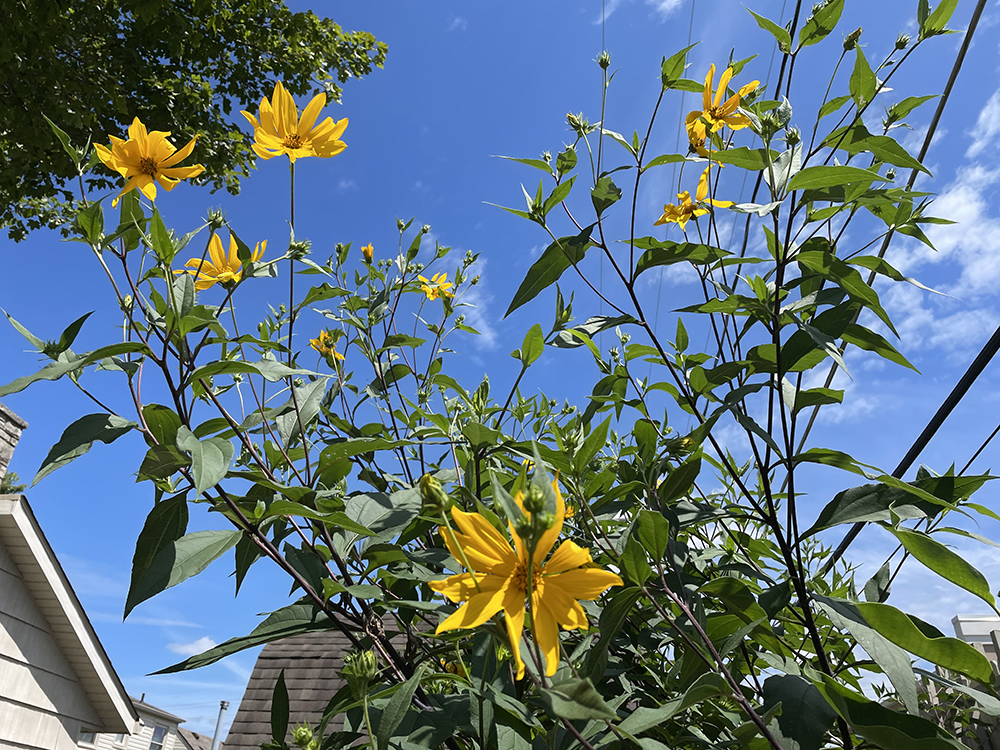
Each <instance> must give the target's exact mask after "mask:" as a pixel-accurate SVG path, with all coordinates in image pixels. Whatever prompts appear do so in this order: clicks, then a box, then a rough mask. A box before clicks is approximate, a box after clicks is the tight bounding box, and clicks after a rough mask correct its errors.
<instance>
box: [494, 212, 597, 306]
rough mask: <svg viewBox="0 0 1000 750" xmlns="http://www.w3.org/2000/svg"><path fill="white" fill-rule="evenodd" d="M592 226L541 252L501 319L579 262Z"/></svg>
mask: <svg viewBox="0 0 1000 750" xmlns="http://www.w3.org/2000/svg"><path fill="white" fill-rule="evenodd" d="M594 226H596V225H594V224H591V225H590V226H588V227H586V228H584V230H583V231H582V232H580V234H578V235H576V236H575V237H563V238H562V239H558V240H556V241H555V242H553V243H552V244H551V245H549V246H548V247H547V248H546V249H545V252H543V253H542V255H541V257H540V258H539V259H538V260H536V261H535V262H534V264H532V266H531V268H529V269H528V273H527V275H526V276H525V277H524V281H522V282H521V286H520V287H518V290H517V292H516V293H515V294H514V299H513V300H511V303H510V307H508V308H507V312H506V313H504V317H505V318H506V317H507V316H509V315H510V314H511V313H512V312H514V311H515V310H516V309H517V308H519V307H521V306H522V305H524V304H526V303H528V302H530V301H531V300H533V299H534V298H535V297H537V296H538V295H539V293H540V292H541V291H542V290H544V289H546V288H548V287H549V286H551V285H552V284H554V283H556V282H557V281H558V280H559V277H560V276H562V274H563V271H565V270H566V269H567V268H569V267H570V266H571V265H574V264H576V263H579V262H580V261H581V260H583V256H584V255H585V254H586V252H587V250H588V249H589V248H590V233H591V232H592V231H593V229H594Z"/></svg>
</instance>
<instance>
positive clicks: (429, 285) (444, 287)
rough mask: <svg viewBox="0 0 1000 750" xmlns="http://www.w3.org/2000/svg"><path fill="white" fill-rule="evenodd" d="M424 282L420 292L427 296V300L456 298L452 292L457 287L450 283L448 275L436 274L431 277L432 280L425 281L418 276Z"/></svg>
mask: <svg viewBox="0 0 1000 750" xmlns="http://www.w3.org/2000/svg"><path fill="white" fill-rule="evenodd" d="M417 278H418V279H420V280H421V281H422V282H424V283H423V284H422V285H421V286H420V291H421V292H423V293H424V294H426V295H427V299H429V300H436V299H437V298H438V297H448V298H450V297H454V296H455V293H454V292H453V291H451V288H452V287H453V286H455V285H454V284H452V283H451V282H450V281H448V274H447V273H436V274H434V275H433V276H431V278H430V280H428V279H425V278H424V277H423V276H417Z"/></svg>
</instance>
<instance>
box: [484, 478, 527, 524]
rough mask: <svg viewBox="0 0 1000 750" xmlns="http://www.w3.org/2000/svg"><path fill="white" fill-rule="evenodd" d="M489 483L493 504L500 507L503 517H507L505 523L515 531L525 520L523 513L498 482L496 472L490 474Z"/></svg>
mask: <svg viewBox="0 0 1000 750" xmlns="http://www.w3.org/2000/svg"><path fill="white" fill-rule="evenodd" d="M490 483H491V485H492V487H493V502H495V503H496V504H497V505H499V506H500V508H501V509H502V510H503V513H504V515H505V516H507V521H508V522H509V523H510V525H511V526H513V527H514V528H515V529H516V528H518V526H520V525H521V524H522V523H523V522H524V520H525V518H524V511H522V510H521V508H520V506H519V505H518V504H517V503H516V502H514V498H513V497H511V494H510V493H509V492H507V490H506V489H505V488H504V486H503V484H502V483H501V482H500V478H499V477H498V476H497V475H496V472H493V471H491V472H490Z"/></svg>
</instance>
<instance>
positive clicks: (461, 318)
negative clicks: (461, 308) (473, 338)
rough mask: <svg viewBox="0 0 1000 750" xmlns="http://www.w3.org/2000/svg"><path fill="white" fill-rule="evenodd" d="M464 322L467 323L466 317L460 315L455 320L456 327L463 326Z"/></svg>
mask: <svg viewBox="0 0 1000 750" xmlns="http://www.w3.org/2000/svg"><path fill="white" fill-rule="evenodd" d="M464 322H465V316H464V315H459V316H458V317H457V318H455V323H456V325H462V323H464Z"/></svg>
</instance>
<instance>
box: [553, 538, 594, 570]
mask: <svg viewBox="0 0 1000 750" xmlns="http://www.w3.org/2000/svg"><path fill="white" fill-rule="evenodd" d="M589 562H590V550H589V549H586V548H585V547H581V546H580V545H578V544H577V543H576V542H573V541H570V540H569V539H567V540H566V541H564V542H563V543H562V544H560V545H559V547H558V548H557V549H556V551H555V552H553V553H552V557H550V558H549V561H548V562H547V563H545V566H544V567H543V568H542V574H543V575H550V574H553V573H562V572H563V571H566V570H572V569H573V568H579V567H580V566H581V565H586V564H587V563H589Z"/></svg>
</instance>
